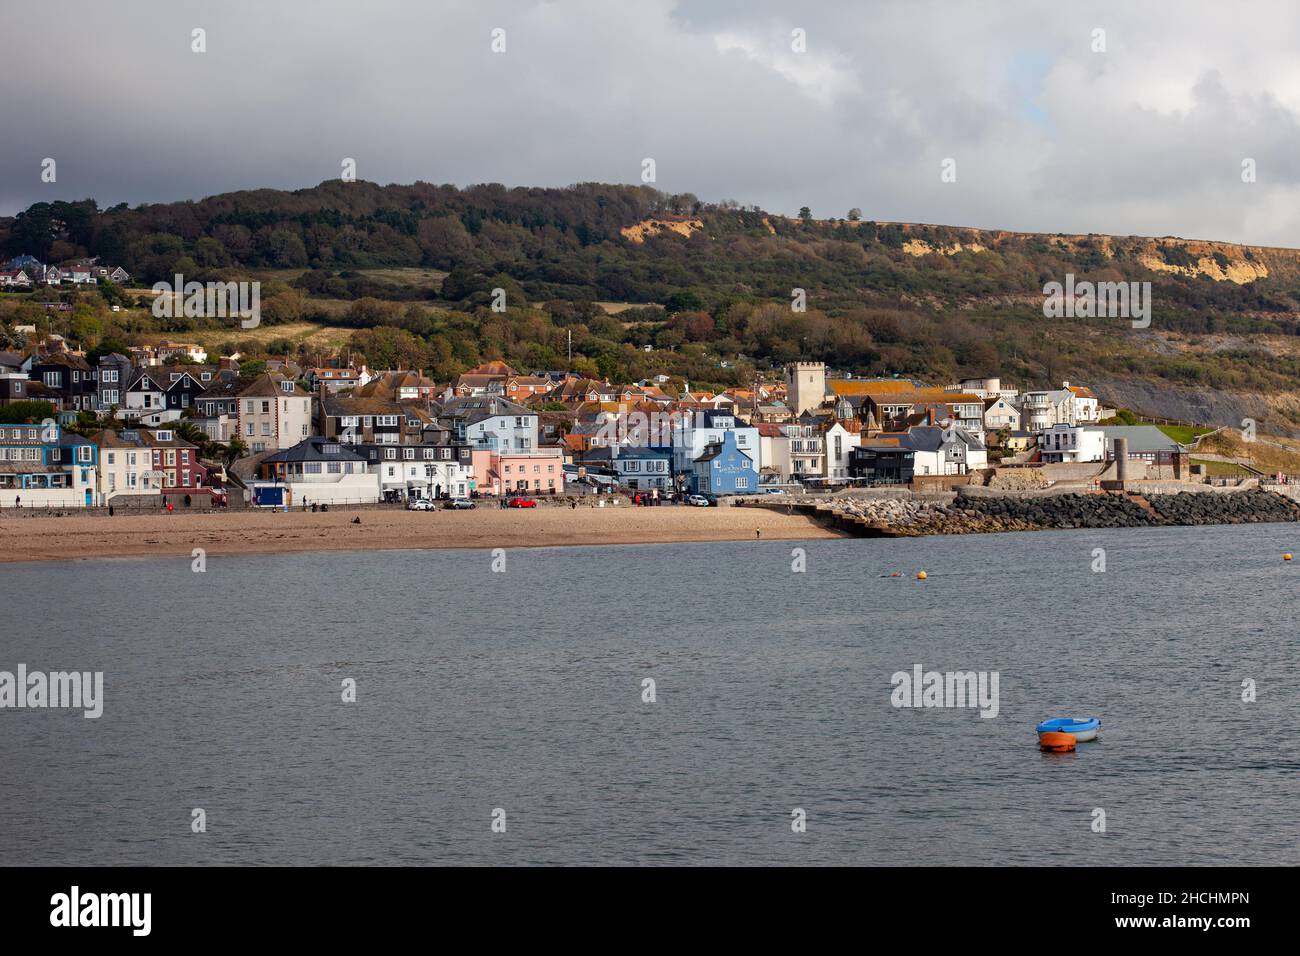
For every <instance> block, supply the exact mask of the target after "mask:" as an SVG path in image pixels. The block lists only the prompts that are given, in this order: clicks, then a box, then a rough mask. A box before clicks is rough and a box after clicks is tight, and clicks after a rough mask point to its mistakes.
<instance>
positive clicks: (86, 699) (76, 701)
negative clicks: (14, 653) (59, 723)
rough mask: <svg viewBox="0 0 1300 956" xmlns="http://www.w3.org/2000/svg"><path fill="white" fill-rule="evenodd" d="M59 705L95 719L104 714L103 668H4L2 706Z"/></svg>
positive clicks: (0, 673)
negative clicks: (43, 669)
mask: <svg viewBox="0 0 1300 956" xmlns="http://www.w3.org/2000/svg"><path fill="white" fill-rule="evenodd" d="M6 707H13V708H17V709H22V708H32V709H42V708H55V709H71V710H81V711H82V716H83V717H85V718H87V719H88V720H94V719H95V718H97V717H99V716H100V715H101V714H103V713H104V672H103V671H94V672H91V671H85V672H82V671H50V672H49V673H45V672H44V671H30V672H29V671H28V670H27V665H26V664H19V665H18V669H17V671H16V672H14V671H0V709H3V708H6Z"/></svg>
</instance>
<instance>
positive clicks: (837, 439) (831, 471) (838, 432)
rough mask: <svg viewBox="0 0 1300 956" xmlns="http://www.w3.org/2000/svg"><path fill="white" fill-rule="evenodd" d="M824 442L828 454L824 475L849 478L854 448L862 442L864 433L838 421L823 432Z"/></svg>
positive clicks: (823, 470)
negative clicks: (850, 428)
mask: <svg viewBox="0 0 1300 956" xmlns="http://www.w3.org/2000/svg"><path fill="white" fill-rule="evenodd" d="M822 444H823V450H824V451H825V454H826V458H825V462H826V464H825V466H824V467H823V468H822V477H824V478H848V477H849V462H850V460H851V459H852V458H853V449H855V448H857V447H858V446H859V445H861V444H862V433H861V432H857V431H850V430H849V429H847V428H845V427H844V425H843V424H842V423H840V422H836V423H835V424H834V425H832V426H831V427H830V428H828V429H826V431H825V433H823V435H822Z"/></svg>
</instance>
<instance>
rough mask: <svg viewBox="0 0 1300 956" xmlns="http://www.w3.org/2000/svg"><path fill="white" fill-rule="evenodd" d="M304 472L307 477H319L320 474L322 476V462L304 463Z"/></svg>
mask: <svg viewBox="0 0 1300 956" xmlns="http://www.w3.org/2000/svg"><path fill="white" fill-rule="evenodd" d="M302 471H303V474H305V475H319V474H320V462H318V461H307V462H303V466H302Z"/></svg>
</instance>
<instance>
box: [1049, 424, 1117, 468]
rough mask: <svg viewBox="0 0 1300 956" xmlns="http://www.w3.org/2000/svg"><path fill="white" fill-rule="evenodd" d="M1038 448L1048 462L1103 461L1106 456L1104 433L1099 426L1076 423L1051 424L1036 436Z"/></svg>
mask: <svg viewBox="0 0 1300 956" xmlns="http://www.w3.org/2000/svg"><path fill="white" fill-rule="evenodd" d="M1038 448H1039V451H1040V452H1041V453H1042V459H1043V461H1044V462H1046V463H1048V464H1073V463H1076V462H1087V461H1103V460H1105V457H1106V433H1105V432H1103V431H1102V430H1101V429H1100V428H1084V427H1081V426H1078V425H1053V426H1052V427H1051V428H1049V429H1047V430H1046V431H1044V432H1042V433H1040V434H1039V436H1038Z"/></svg>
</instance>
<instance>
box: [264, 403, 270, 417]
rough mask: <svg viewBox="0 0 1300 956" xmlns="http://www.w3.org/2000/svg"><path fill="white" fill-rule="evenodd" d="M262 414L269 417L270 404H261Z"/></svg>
mask: <svg viewBox="0 0 1300 956" xmlns="http://www.w3.org/2000/svg"><path fill="white" fill-rule="evenodd" d="M262 414H263V415H269V414H271V403H270V402H263V403H262Z"/></svg>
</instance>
